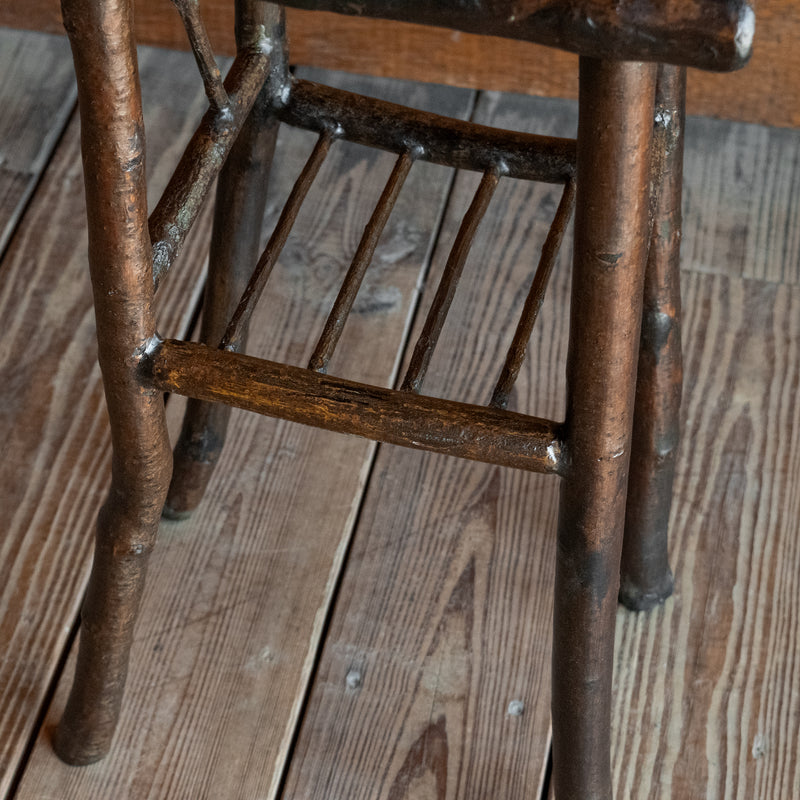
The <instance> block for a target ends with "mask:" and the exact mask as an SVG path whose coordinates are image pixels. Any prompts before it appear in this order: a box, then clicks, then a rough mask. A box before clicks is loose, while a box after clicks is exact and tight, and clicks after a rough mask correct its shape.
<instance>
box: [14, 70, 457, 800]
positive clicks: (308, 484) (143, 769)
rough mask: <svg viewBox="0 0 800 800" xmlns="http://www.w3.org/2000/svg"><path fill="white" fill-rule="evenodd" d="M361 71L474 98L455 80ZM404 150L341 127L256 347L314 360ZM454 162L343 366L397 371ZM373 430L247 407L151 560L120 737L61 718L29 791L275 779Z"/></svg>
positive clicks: (279, 164) (442, 105)
mask: <svg viewBox="0 0 800 800" xmlns="http://www.w3.org/2000/svg"><path fill="white" fill-rule="evenodd" d="M346 84H347V85H349V86H350V87H351V88H353V89H358V88H359V87H363V88H366V89H367V90H373V91H378V92H381V93H385V94H386V95H388V98H389V99H392V98H394V99H405V100H407V101H409V102H411V103H413V104H417V105H420V106H422V107H426V108H429V109H436V110H439V111H442V112H444V113H448V112H449V113H453V114H456V115H458V114H463V113H465V112H466V111H467V110H468V108H469V104H470V96H471V94H470V93H468V92H463V91H458V90H452V89H432V88H430V87H417V88H415V87H408V86H397V85H391V86H387V85H384V84H381V83H367V84H366V86H365V82H364V81H363V80H361V81H358V80H353V79H348V80H347V81H346ZM286 133H287V132H286V130H284V131H282V133H281V136H280V140H279V151H278V156H277V158H276V164H275V167H274V172H273V175H274V181H273V184H272V186H271V189H270V192H271V194H270V199H269V201H268V206H269V216H270V221H271V222H272V223H274V221H275V219H276V217H277V214H278V212H279V210H280V206H279V205H278V198H280V202H281V203H282V202H283V199H285V197H286V195H287V194H288V190H289V188H290V186H291V183H292V182H293V180H294V178H295V177H296V175H297V173H298V171H299V169H300V167H301V165H302V163H303V161H304V160H305V158H306V157H307V155H308V153H309V152H310V149H311V147H312V145H313V141H314V137H313V136H309V135H307V134H303V133H298V132H290V133H289V135H286ZM393 160H394V158H393V156H391V155H389V154H386V153H379V152H375V151H372V152H370V151H368V150H366V149H364V148H360V147H357V146H353V145H347V144H344V143H341V144H337V145H336V146H335V147H334V149H333V150H332V153H331V155H330V156H329V157H328V161H327V162H326V163H325V165H324V166H323V171H322V173H321V176H320V178H319V182H318V184H317V185H315V186H314V187H313V188H312V190H311V192H310V194H309V197H308V200H307V205H306V206H305V207H304V208H303V210H302V211H301V215H300V218H299V219H298V222H297V227H296V231H295V234H294V235H293V236H292V237H291V238H290V240H289V243H288V245H287V250H286V251H285V255H284V256H283V257H282V259H281V260H280V261H279V263H278V265H277V266H276V268H275V272H274V273H273V275H272V278H271V279H270V283H269V284H268V285H267V291H266V293H265V295H264V297H263V299H262V301H261V305H260V307H259V310H258V311H257V312H256V315H255V317H254V318H253V321H252V324H251V330H252V331H253V335H252V338H251V343H250V345H249V347H248V350H249V352H253V353H259V354H261V355H264V356H266V357H270V358H278V359H280V358H283V359H286V360H288V361H289V362H291V363H295V364H302V363H304V362H305V361H307V359H308V357H309V356H310V354H311V350H312V349H313V345H314V338H315V336H316V335H318V333H319V332H320V331H321V329H322V323H323V322H324V318H325V315H326V314H327V312H328V310H329V308H330V306H331V304H332V302H333V299H334V297H335V293H336V291H337V289H338V284H339V282H340V281H341V279H342V278H343V276H344V273H345V270H346V268H347V265H348V263H349V259H350V258H351V257H352V255H353V253H354V251H355V248H356V246H357V244H358V239H359V237H360V234H361V226H362V225H363V224H364V223H365V222H366V220H367V219H368V218H369V214H370V213H371V209H372V205H373V204H374V202H375V201H376V200H377V198H378V195H379V194H380V190H381V188H382V186H381V185H382V183H383V181H384V180H385V179H386V178H387V177H388V175H389V172H390V171H391V166H392V162H393ZM447 176H448V174H447V172H446V171H445V170H443V169H442V168H440V167H435V166H433V165H428V164H418V165H415V166H414V168H413V169H412V170H411V173H410V175H409V178H408V181H407V183H406V186H405V188H404V190H403V192H402V193H401V195H400V199H399V201H398V207H397V209H396V212H394V213H393V214H392V216H391V218H390V220H389V223H388V225H387V229H386V231H385V233H384V236H383V238H382V240H381V243H380V244H379V246H378V250H377V253H376V258H375V263H374V265H373V268H372V269H371V270H370V271H369V272H368V273H367V277H366V280H365V283H364V286H363V287H362V291H361V293H360V294H359V297H358V300H357V302H356V306H355V308H354V311H353V314H352V316H351V318H350V320H349V321H348V323H347V325H346V327H345V330H344V335H343V338H342V340H341V342H340V344H339V348H338V350H337V351H336V354H335V356H334V359H333V360H332V362H331V364H330V372H331V373H334V374H341V375H346V376H348V377H352V378H354V379H357V380H364V381H373V382H377V383H379V384H380V383H383V384H386V383H387V382H389V381H391V379H392V375H393V373H394V371H395V370H396V362H397V350H398V348H399V346H400V343H401V341H402V338H403V334H404V331H405V329H406V327H407V324H408V315H409V311H410V308H411V305H412V302H413V300H414V298H415V295H416V291H417V288H416V287H417V283H418V280H419V272H420V267H421V266H422V265H423V263H424V262H425V261H426V259H427V257H428V254H429V251H430V248H431V242H432V237H433V234H434V232H435V230H436V228H437V221H438V219H439V216H440V208H441V207H442V206H443V202H444V197H445V189H446V187H447V180H448V177H447ZM373 452H374V445H372V444H371V443H368V442H365V441H363V440H360V439H354V438H350V437H340V436H336V435H333V434H329V433H325V432H320V431H314V430H312V429H308V428H302V427H299V426H296V425H289V424H286V423H277V422H275V421H272V420H268V419H264V418H260V417H257V416H255V415H246V414H238V413H237V414H235V415H234V419H233V421H232V423H231V428H230V440H229V443H228V446H227V447H226V450H225V452H224V456H223V461H222V462H221V463H220V468H219V470H218V471H217V473H216V476H215V478H214V481H213V484H212V486H211V488H210V490H209V491H210V495H211V496H210V497H209V498H208V500H207V502H205V503H204V504H203V505H202V506H201V507H200V509H198V511H197V512H196V514H195V515H194V516H193V517H192V518H191V519H189V520H188V521H186V522H182V523H165V524H164V525H163V528H162V537H161V540H160V542H159V544H158V546H157V550H156V554H155V555H154V558H153V559H152V561H151V570H150V574H149V576H148V584H147V590H146V593H145V598H144V605H143V610H142V616H141V619H140V624H139V625H138V627H137V633H136V641H135V644H134V648H133V654H132V665H131V671H130V679H129V685H128V690H127V693H126V698H125V703H124V709H123V716H122V720H121V723H120V727H119V730H118V732H117V736H116V739H115V744H114V747H113V749H112V752H111V754H110V755H109V756H108V758H107V759H106V760H105V761H103V762H102V763H100V764H98V765H96V766H92V767H89V768H86V769H82V770H75V769H72V768H69V767H65V766H64V765H63V764H61V763H59V762H58V761H57V760H56V759H55V756H54V755H53V754H52V752H51V749H50V746H49V742H48V736H47V730H48V728H49V727H50V726H51V725H52V724H54V723H55V721H56V719H57V718H58V715H59V714H60V711H61V709H62V708H63V703H64V698H65V690H66V689H67V688H68V680H69V677H70V672H71V670H70V668H68V669H67V675H66V676H65V680H64V681H62V685H60V686H59V690H58V694H57V696H56V699H55V702H54V703H53V707H52V709H51V710H50V713H49V715H48V719H47V724H46V726H45V733H44V734H43V735H42V736H41V737H40V739H39V741H38V742H37V745H36V748H35V750H34V753H33V756H32V759H31V762H30V765H29V768H28V770H27V772H26V774H25V778H24V780H23V782H22V786H21V789H20V792H19V794H18V797H20V798H25V797H29V798H37V800H40V799H41V798H46V797H55V796H64V795H66V796H69V797H81V798H93V797H96V798H104V800H105V798H108V797H126V798H138V797H165V798H167V797H168V798H202V797H210V798H216V797H241V798H245V797H259V798H263V797H272V796H274V794H275V789H276V786H277V784H278V783H279V781H280V778H281V775H282V770H283V762H284V760H285V758H286V754H287V751H288V748H289V745H290V742H291V740H292V737H293V733H294V729H295V726H296V722H297V716H298V712H299V707H300V704H301V701H302V697H303V696H304V693H305V690H306V682H307V680H308V677H309V674H310V671H311V667H312V665H313V663H314V661H315V658H316V652H317V649H318V646H319V638H320V635H321V632H322V627H323V623H324V620H325V617H326V613H327V606H328V603H329V602H330V597H331V594H332V591H333V588H334V586H335V584H336V581H337V574H338V571H339V569H340V567H341V563H342V560H343V558H344V554H345V551H346V549H347V542H348V539H349V536H350V532H351V529H352V526H353V523H354V519H355V515H356V511H357V508H358V505H359V500H360V493H361V490H362V487H363V484H364V480H365V475H366V472H367V471H368V469H369V466H370V464H371V460H372V455H373Z"/></svg>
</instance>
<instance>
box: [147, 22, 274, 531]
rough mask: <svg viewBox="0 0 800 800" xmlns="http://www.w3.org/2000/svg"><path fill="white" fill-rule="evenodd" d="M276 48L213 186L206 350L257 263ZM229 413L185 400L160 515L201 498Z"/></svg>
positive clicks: (185, 511)
mask: <svg viewBox="0 0 800 800" xmlns="http://www.w3.org/2000/svg"><path fill="white" fill-rule="evenodd" d="M237 11H238V13H239V14H240V15H244V14H248V13H249V14H251V15H252V13H255V12H253V11H252V10H250V11H248V10H247V9H244V10H243V9H242V8H241V7H239V8H237ZM241 27H243V26H240V28H241ZM272 30H273V31H274V33H275V35H276V36H282V34H283V24H282V19H281V20H280V23H279V24H276V25H274V27H273V28H272ZM281 51H282V41H276V42H275V43H274V44H273V49H272V53H273V54H274V55H273V59H274V60H275V62H276V64H274V65H273V67H272V70H271V72H272V77H271V79H270V80H269V81H267V83H266V84H265V85H264V88H263V89H262V91H261V94H260V95H259V97H258V99H257V100H256V102H255V105H254V106H253V110H252V111H251V112H250V116H249V117H248V119H247V121H246V122H245V124H244V126H243V127H242V130H241V132H240V134H239V136H238V138H237V140H236V143H235V144H234V145H233V148H232V150H231V153H230V155H229V156H228V160H227V161H226V162H225V166H224V167H223V168H222V172H221V173H220V178H219V183H218V185H217V200H216V206H215V214H214V227H213V232H212V239H211V253H210V256H209V268H208V280H207V283H206V293H205V300H204V305H203V320H202V326H201V331H200V338H201V340H202V341H203V342H205V343H207V344H211V345H216V344H218V343H219V341H220V339H221V338H222V336H223V334H224V333H225V329H226V327H227V325H228V321H229V320H230V318H231V316H232V315H233V312H234V311H235V309H236V305H237V303H238V301H239V298H240V297H241V295H242V292H243V291H244V289H245V287H246V286H247V282H248V280H249V278H250V272H251V271H252V269H253V266H254V265H255V263H256V261H257V259H258V254H259V245H260V239H261V228H262V224H263V220H264V209H265V206H266V199H267V181H268V178H269V169H270V164H271V162H272V157H273V154H274V151H275V139H276V137H277V132H278V123H277V120H276V119H275V118H274V117H273V116H272V115H271V114H270V112H269V106H270V98H271V94H272V92H273V91H275V84H276V76H275V73H276V71H277V70H278V69H279V68H280V67H281V56H280V54H281ZM244 342H245V340H244V338H243V339H242V340H241V341H239V342H237V344H238V346H239V347H242V346H244ZM230 413H231V411H230V408H229V407H228V406H226V405H222V404H219V403H205V402H202V401H200V400H193V399H192V400H189V402H188V405H187V408H186V414H185V416H184V420H183V428H182V430H181V434H180V438H179V439H178V442H177V444H176V446H175V452H174V467H173V475H172V483H171V485H170V489H169V494H168V496H167V502H166V504H165V505H164V510H163V513H164V516H165V517H168V518H171V519H180V518H183V517H186V516H188V515H189V514H190V513H191V512H192V511H193V510H194V509H195V508H196V507H197V505H198V504H199V503H200V501H201V500H202V497H203V494H204V492H205V489H206V486H207V485H208V482H209V480H210V479H211V475H212V473H213V471H214V467H215V465H216V463H217V461H218V460H219V456H220V453H221V451H222V446H223V444H224V441H225V433H226V431H227V428H228V420H229V418H230Z"/></svg>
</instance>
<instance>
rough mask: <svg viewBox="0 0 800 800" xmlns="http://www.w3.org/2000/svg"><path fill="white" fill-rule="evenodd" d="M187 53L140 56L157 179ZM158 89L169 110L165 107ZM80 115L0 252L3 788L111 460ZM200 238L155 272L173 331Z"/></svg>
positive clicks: (181, 123)
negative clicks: (0, 256) (168, 274)
mask: <svg viewBox="0 0 800 800" xmlns="http://www.w3.org/2000/svg"><path fill="white" fill-rule="evenodd" d="M23 41H24V40H23ZM64 57H65V58H68V55H67V54H66V53H65V54H64ZM190 64H191V62H190V59H189V57H187V56H186V55H185V54H177V53H176V54H172V55H168V56H166V55H163V54H161V55H159V56H158V57H154V54H153V53H152V52H151V53H149V54H148V55H147V56H145V57H144V60H143V62H142V76H143V79H144V81H145V82H146V84H148V85H149V87H150V89H151V90H153V91H152V92H151V93H150V94H151V95H152V94H156V95H157V96H158V97H159V103H158V104H157V105H155V106H154V105H153V104H152V103H150V104H149V107H148V111H149V113H148V116H147V119H148V121H149V122H150V123H151V124H152V125H153V126H154V127H155V125H156V123H157V124H158V125H160V126H163V130H162V132H161V133H160V134H154V135H153V137H152V138H151V141H152V143H153V157H152V158H151V159H150V161H149V167H150V170H151V173H152V174H153V176H154V185H155V187H156V188H157V186H158V185H159V184H161V185H163V183H164V181H165V180H166V175H165V173H166V172H167V171H168V169H169V168H171V166H172V165H173V164H174V161H173V160H172V158H171V157H170V156H171V155H172V153H171V151H170V148H168V147H165V144H166V143H167V142H169V143H170V144H172V143H173V141H174V140H180V139H181V138H184V139H185V137H186V135H187V133H188V130H187V125H188V123H189V120H190V119H191V118H192V117H196V116H197V115H198V114H199V112H200V109H201V107H202V102H203V95H202V89H201V87H200V86H199V85H198V87H197V91H194V89H193V88H191V87H192V86H193V84H188V85H187V83H186V82H184V83H183V84H182V83H181V82H180V81H177V82H176V81H174V80H173V79H172V77H171V76H170V73H171V72H173V71H174V72H175V73H179V72H180V69H179V67H180V66H181V65H190ZM184 72H185V73H188V70H184ZM193 77H194V76H192V78H193ZM168 78H169V80H168ZM169 86H172V87H173V88H172V89H170V88H169ZM170 92H171V93H170ZM165 98H169V99H170V102H171V103H172V104H173V105H172V107H171V110H170V111H171V113H164V106H162V105H161V103H162V102H163V100H164V99H165ZM173 113H174V116H173V115H172V114H173ZM184 117H185V118H184ZM40 124H41V123H40ZM78 128H79V126H78V121H77V119H73V120H72V122H71V123H70V125H69V127H68V129H67V131H66V133H65V135H64V137H63V140H62V141H61V142H60V144H59V147H58V149H57V151H56V154H55V155H54V157H53V161H52V163H51V164H50V166H49V167H48V169H47V171H46V173H45V176H44V178H43V180H42V183H41V185H40V186H39V187H38V190H37V192H36V197H35V200H34V201H33V203H32V204H31V206H30V208H29V209H28V211H27V213H26V215H25V218H24V220H23V222H22V223H21V224H20V226H19V228H18V230H17V233H16V235H15V237H14V239H13V241H12V244H11V247H10V248H9V250H8V253H7V254H6V256H5V259H4V261H3V264H2V275H3V280H2V282H1V283H0V313H2V315H3V319H4V321H5V330H4V334H3V337H2V340H0V384H1V385H2V386H3V403H2V404H0V431H2V432H3V452H4V458H3V460H2V462H1V463H0V487H1V488H0V491H2V507H3V508H4V509H6V510H7V515H6V523H5V525H4V527H3V535H2V537H0V587H2V588H0V609H2V616H1V617H0V651H2V652H3V654H4V657H3V658H2V659H1V660H0V692H2V702H0V796H4V795H5V792H6V791H7V789H8V787H9V783H10V781H11V780H12V778H13V776H14V772H15V770H16V767H17V762H18V760H19V758H20V756H21V754H22V752H23V751H24V749H25V747H26V745H27V743H28V741H29V739H30V737H31V736H32V735H33V734H34V732H35V731H34V725H35V723H36V718H37V714H38V712H39V709H40V706H41V703H42V701H43V698H44V695H45V692H46V691H47V688H48V686H49V684H50V681H51V680H52V677H53V670H54V668H55V667H56V665H57V664H58V662H59V660H60V658H61V654H62V652H63V649H64V646H65V642H66V641H67V640H68V637H69V633H70V630H71V628H72V626H73V623H74V620H75V617H76V614H77V608H78V605H79V603H80V599H81V593H82V591H83V586H84V584H85V580H86V577H87V570H88V565H89V556H90V552H91V551H90V548H91V545H92V531H93V526H94V517H95V515H96V512H97V509H98V507H99V504H100V501H101V499H102V495H103V493H104V490H105V487H106V480H107V476H108V469H109V448H108V433H107V429H106V426H107V420H106V417H105V407H104V404H103V395H102V388H101V385H100V376H99V371H98V369H97V367H96V364H95V357H96V356H95V354H96V346H95V334H94V319H93V313H92V307H91V293H90V287H89V276H88V270H87V266H86V227H85V224H84V221H83V220H84V201H83V181H82V176H81V159H80V148H79V141H78ZM159 153H161V154H164V153H166V157H163V156H162V157H159ZM206 228H207V223H206ZM200 247H201V245H200V244H199V243H198V241H197V239H195V241H194V244H193V245H192V246H190V248H189V252H187V257H186V261H187V262H188V264H189V268H188V269H184V270H183V274H182V275H177V276H176V277H175V279H173V280H172V281H171V282H170V284H169V285H167V284H165V286H164V291H163V293H162V294H161V296H160V298H159V305H160V307H161V310H162V320H163V324H162V330H165V331H166V330H172V331H173V332H174V333H177V332H179V331H181V330H182V329H183V328H184V327H185V326H186V324H187V321H188V318H189V316H190V315H191V313H192V309H193V306H194V304H195V302H196V299H197V296H198V290H199V288H200V284H199V274H200V271H199V268H200V267H201V266H202V263H203V258H204V256H202V255H200V249H199V248H200ZM203 249H204V248H203ZM192 263H194V268H192Z"/></svg>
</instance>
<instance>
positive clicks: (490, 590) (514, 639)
mask: <svg viewBox="0 0 800 800" xmlns="http://www.w3.org/2000/svg"><path fill="white" fill-rule="evenodd" d="M534 117H535V118H536V123H538V124H540V125H541V124H543V121H544V120H547V122H546V123H544V124H545V125H546V127H547V128H548V130H547V132H548V133H552V134H556V135H565V134H568V133H570V132H571V130H572V129H573V128H574V125H575V109H574V106H572V105H571V104H566V103H561V102H557V101H542V100H540V101H536V102H533V101H531V100H530V99H528V100H525V99H522V98H518V97H510V96H508V97H502V98H500V97H499V96H496V95H489V96H486V97H484V100H483V102H482V103H481V104H480V106H479V108H478V110H477V113H476V118H477V120H478V121H481V122H489V123H494V124H498V125H502V126H509V127H512V128H513V127H517V126H522V127H524V126H526V125H530V124H532V120H533V118H534ZM536 123H533V124H536ZM477 180H478V176H474V175H460V176H459V178H458V180H457V182H456V186H455V189H454V192H453V195H452V198H451V202H450V205H449V208H448V216H447V218H446V220H445V223H444V225H443V228H442V233H441V234H440V237H439V241H438V244H437V252H436V258H435V265H434V270H433V272H432V274H431V275H430V276H429V279H428V281H427V284H428V285H429V286H431V287H435V285H436V282H437V278H438V273H439V272H440V271H441V269H442V268H443V266H444V261H445V260H446V257H447V252H448V250H449V246H450V244H451V243H452V241H453V239H454V237H455V235H456V231H457V228H458V225H459V222H460V216H461V214H463V213H464V211H465V209H466V206H467V205H468V204H469V202H470V200H471V198H472V194H473V192H474V188H475V185H476V182H477ZM560 194H561V191H560V189H559V188H556V187H544V186H542V185H536V184H528V183H523V182H516V181H501V183H500V186H499V187H498V189H497V193H496V195H495V197H494V198H493V201H492V204H491V205H490V207H489V211H488V213H487V217H486V218H485V219H484V223H483V225H482V227H481V228H480V229H479V231H478V235H477V239H476V243H475V245H474V249H473V251H472V253H471V254H470V257H469V259H468V261H467V264H466V266H465V270H464V276H463V277H462V280H461V283H460V285H459V287H458V291H457V293H456V295H455V299H454V302H453V308H452V310H451V313H450V316H449V317H448V319H447V322H446V323H445V327H444V330H443V333H442V338H441V340H440V342H439V346H438V349H437V350H436V352H435V355H434V358H433V360H432V363H431V367H430V370H429V374H428V379H427V380H426V384H425V392H426V393H428V392H430V393H433V394H436V395H441V396H446V397H458V398H463V399H468V400H470V401H471V402H483V403H486V402H488V400H489V397H490V396H491V393H492V389H493V386H494V383H495V381H496V379H497V373H498V370H499V368H500V366H501V365H502V360H503V355H504V353H505V350H506V348H507V347H508V344H509V342H510V340H511V338H512V336H513V333H514V328H515V325H516V320H517V316H518V315H519V314H520V313H521V311H522V306H523V303H524V300H525V296H526V293H527V290H528V286H529V284H530V281H531V279H532V276H533V272H534V270H535V268H536V264H537V261H538V255H539V250H540V248H541V246H542V243H543V241H544V237H545V235H546V232H547V229H548V227H549V223H550V221H551V219H552V217H553V214H554V213H555V209H556V206H557V205H558V202H559V199H560ZM570 251H571V243H570V242H565V244H564V247H563V249H562V252H561V255H560V258H559V263H558V264H557V266H556V271H555V276H554V280H553V284H552V285H551V287H550V292H549V294H548V297H547V299H546V302H545V305H544V308H543V310H542V319H541V326H540V327H539V328H537V329H536V330H535V332H534V336H533V340H532V343H531V355H530V357H529V358H528V359H526V361H525V362H524V365H523V370H522V375H521V377H520V379H519V381H518V383H517V384H516V386H515V388H514V391H513V394H512V399H511V407H513V408H515V409H517V410H525V411H528V412H531V413H536V414H544V415H546V416H548V417H550V416H552V418H555V419H560V418H561V417H562V415H563V397H564V377H563V364H564V360H565V358H566V333H567V317H566V315H565V314H563V313H562V311H561V309H563V308H564V306H565V304H566V303H567V302H568V301H567V298H568V296H569V295H568V291H569V277H570V275H569V269H568V264H569V256H570ZM429 303H430V296H429V294H428V295H427V296H426V298H425V299H424V300H423V304H422V307H421V309H420V313H419V315H418V320H417V323H418V324H417V330H416V333H419V328H420V325H421V322H422V319H423V317H424V312H425V311H426V306H427V305H428V304H429ZM412 341H413V336H412ZM557 491H558V482H557V481H554V480H549V479H547V478H542V477H541V476H524V475H522V474H519V473H517V472H515V471H513V470H504V469H500V468H498V467H491V466H486V467H479V466H477V465H471V464H466V463H465V462H459V461H454V460H450V459H445V458H443V457H440V456H434V457H425V456H421V455H419V454H411V453H407V452H404V451H400V450H398V449H395V448H390V447H384V446H382V447H381V448H380V451H379V454H378V458H377V461H376V467H375V477H374V479H373V481H372V482H371V484H370V488H369V491H368V493H367V499H366V502H365V507H364V509H363V511H362V514H361V518H360V523H359V529H358V533H357V536H356V539H355V543H354V546H353V552H352V554H351V557H350V560H349V562H348V568H347V572H346V574H345V579H344V583H343V586H342V590H341V593H340V596H339V599H338V601H337V605H336V613H335V616H334V619H333V622H332V627H331V630H330V633H329V636H328V639H327V641H326V646H325V650H324V652H323V656H322V661H321V664H320V669H319V673H318V676H317V679H316V681H315V685H314V690H313V692H312V694H311V699H310V703H309V708H308V712H307V714H306V717H305V720H304V724H303V728H302V730H301V736H300V739H299V742H298V746H297V748H296V750H295V756H294V760H293V762H292V765H291V769H290V773H289V780H288V784H287V791H286V796H287V797H292V798H320V800H321V798H327V797H348V798H365V800H366V798H370V800H372V798H387V800H400V798H419V797H436V798H459V800H461V799H462V798H486V797H495V798H498V800H499V799H500V798H504V800H505V798H522V797H537V796H538V792H539V791H540V789H541V780H542V773H543V770H544V765H545V763H546V760H547V753H548V747H549V716H550V713H549V704H550V701H549V689H548V687H549V677H548V676H549V662H550V633H549V631H550V625H551V622H550V620H551V613H552V612H551V608H552V600H551V592H552V588H551V587H552V580H553V572H552V570H553V562H554V542H555V537H554V530H555V523H556V513H557V503H556V500H557ZM358 676H360V677H358ZM515 700H517V701H521V702H522V703H523V704H524V713H522V715H520V716H515V715H513V714H509V705H510V703H511V702H512V701H515Z"/></svg>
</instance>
